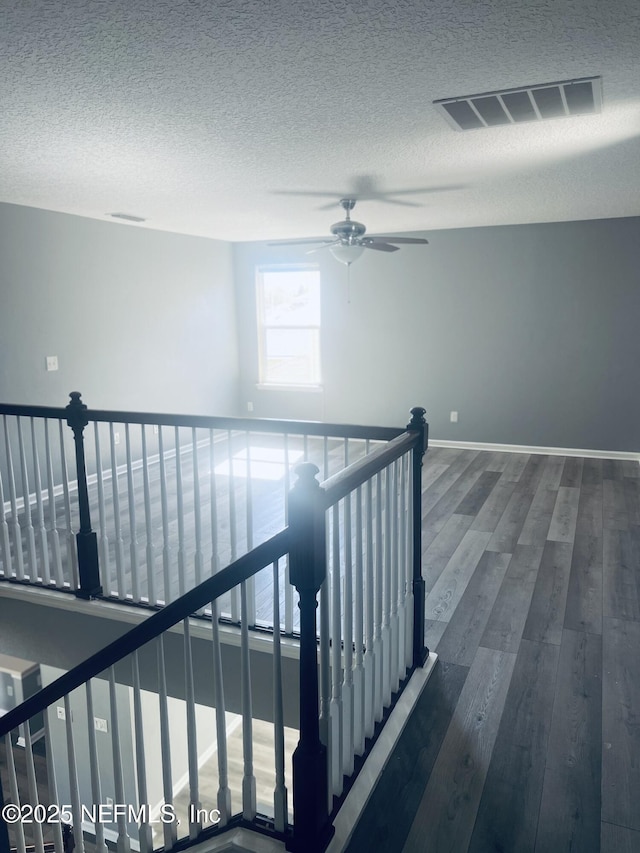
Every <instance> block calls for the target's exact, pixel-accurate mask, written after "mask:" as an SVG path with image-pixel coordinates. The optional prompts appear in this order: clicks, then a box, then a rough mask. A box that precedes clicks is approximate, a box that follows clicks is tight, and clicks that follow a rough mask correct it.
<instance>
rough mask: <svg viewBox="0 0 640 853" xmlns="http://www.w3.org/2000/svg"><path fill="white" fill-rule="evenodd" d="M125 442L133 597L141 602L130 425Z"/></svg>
mask: <svg viewBox="0 0 640 853" xmlns="http://www.w3.org/2000/svg"><path fill="white" fill-rule="evenodd" d="M124 440H125V445H126V452H127V503H128V504H129V554H130V555H131V595H132V597H133V600H134V601H141V600H142V599H141V596H140V564H139V561H138V530H137V524H136V489H135V484H134V482H133V464H132V459H131V436H130V435H129V424H125V425H124Z"/></svg>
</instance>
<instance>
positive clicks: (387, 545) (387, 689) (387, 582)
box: [381, 466, 392, 708]
mask: <svg viewBox="0 0 640 853" xmlns="http://www.w3.org/2000/svg"><path fill="white" fill-rule="evenodd" d="M383 482H384V510H383V514H384V533H383V541H384V562H383V567H384V569H383V578H384V579H383V594H382V632H381V633H382V703H383V705H384V707H385V708H386V707H387V706H388V705H389V704H390V703H391V575H392V569H391V488H392V485H391V467H390V466H388V467H387V468H385V469H384V476H383Z"/></svg>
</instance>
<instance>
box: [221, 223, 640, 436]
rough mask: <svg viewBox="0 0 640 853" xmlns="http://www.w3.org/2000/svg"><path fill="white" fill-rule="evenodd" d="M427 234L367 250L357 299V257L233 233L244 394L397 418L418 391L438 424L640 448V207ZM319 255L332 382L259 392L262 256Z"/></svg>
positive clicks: (371, 417)
mask: <svg viewBox="0 0 640 853" xmlns="http://www.w3.org/2000/svg"><path fill="white" fill-rule="evenodd" d="M363 218H365V219H366V217H365V216H364V214H363ZM423 236H427V237H428V239H429V241H430V245H429V246H427V247H412V246H409V247H403V248H402V249H401V251H399V252H398V253H395V254H389V255H382V254H381V253H374V252H369V253H365V255H363V257H362V258H360V259H359V260H358V261H357V263H355V264H354V265H353V267H352V268H351V288H350V290H351V302H350V303H349V302H348V301H347V270H346V268H345V267H344V266H342V265H340V264H338V262H337V261H335V260H334V259H333V258H332V257H331V256H330V255H329V253H328V252H321V253H319V254H317V255H312V256H309V255H307V254H306V253H305V250H306V249H307V248H308V247H304V248H301V249H296V248H295V247H294V248H293V249H291V248H289V249H288V250H287V251H286V254H285V253H284V250H283V249H282V248H270V247H267V246H265V245H264V244H257V243H254V244H236V245H235V246H234V258H235V264H236V294H237V313H238V330H239V344H240V356H241V358H240V377H241V388H240V395H241V406H242V408H244V409H246V402H247V401H248V400H250V401H252V402H253V403H254V413H255V414H256V415H257V416H280V417H284V416H290V417H307V418H318V417H323V418H324V419H326V420H331V421H333V420H336V421H347V422H355V423H379V424H391V425H396V424H398V425H400V424H402V423H406V419H407V415H408V411H409V409H410V407H411V406H414V405H423V406H425V408H426V409H427V417H428V419H429V421H430V424H431V435H432V437H433V438H439V439H450V440H460V441H478V442H497V443H507V444H524V445H536V446H554V447H570V448H579V449H598V450H605V451H606V450H611V451H638V450H640V399H639V397H638V395H637V378H638V365H639V364H640V333H639V329H638V318H639V317H640V251H639V250H638V246H640V218H627V219H610V220H595V221H584V222H565V223H550V224H536V225H514V226H503V227H491V228H468V229H463V230H443V231H434V232H430V233H428V234H425V235H423ZM310 257H316V258H317V259H318V262H319V264H320V269H321V275H322V286H323V292H322V312H323V316H322V344H323V363H322V370H323V383H324V393H323V394H321V395H317V394H316V395H313V394H304V393H302V392H299V393H280V392H269V391H259V390H257V389H256V387H255V384H256V381H257V351H256V345H255V340H254V335H255V332H254V329H255V323H256V318H255V307H254V306H255V296H254V270H255V265H256V264H260V263H284V262H288V263H292V262H301V263H308V262H309V260H310ZM451 410H456V411H458V412H459V423H458V424H451V423H450V422H449V412H450V411H451Z"/></svg>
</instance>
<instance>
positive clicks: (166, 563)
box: [158, 427, 173, 604]
mask: <svg viewBox="0 0 640 853" xmlns="http://www.w3.org/2000/svg"><path fill="white" fill-rule="evenodd" d="M158 456H159V465H160V507H161V511H162V577H163V586H164V603H165V604H169V603H170V602H171V601H172V599H173V596H172V593H171V544H170V542H171V540H170V538H169V500H168V495H167V469H166V464H165V457H164V439H163V437H162V427H159V428H158Z"/></svg>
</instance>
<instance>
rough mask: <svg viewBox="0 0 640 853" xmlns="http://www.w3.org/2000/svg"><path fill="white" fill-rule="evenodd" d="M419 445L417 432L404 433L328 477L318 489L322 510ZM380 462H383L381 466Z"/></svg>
mask: <svg viewBox="0 0 640 853" xmlns="http://www.w3.org/2000/svg"><path fill="white" fill-rule="evenodd" d="M419 443H420V435H419V433H417V432H404V433H402V435H399V436H398V437H397V438H394V439H392V440H391V441H390V442H389V443H388V444H385V445H383V446H382V447H376V449H375V450H372V451H371V453H368V454H367V455H366V456H363V457H362V458H361V459H358V461H357V462H354V463H353V464H352V465H349V467H348V468H343V469H342V471H338V472H337V473H336V474H333V475H332V476H331V477H328V478H327V479H326V480H325V481H324V482H323V483H321V486H320V488H321V489H322V492H323V494H324V509H328V508H329V507H331V506H333V505H334V504H336V503H337V502H338V501H339V500H341V499H342V498H344V497H345V496H346V495H348V494H349V493H350V492H352V491H353V490H354V489H357V488H358V486H361V485H362V484H363V483H366V482H367V480H369V479H371V477H373V475H374V474H377V473H378V471H381V470H382V469H383V468H386V467H387V466H388V465H391V463H392V462H395V461H396V459H399V458H400V457H401V456H403V455H404V454H405V453H408V452H409V451H410V450H413V448H414V447H416V446H417V445H418V444H419ZM381 460H383V462H382V464H381Z"/></svg>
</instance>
